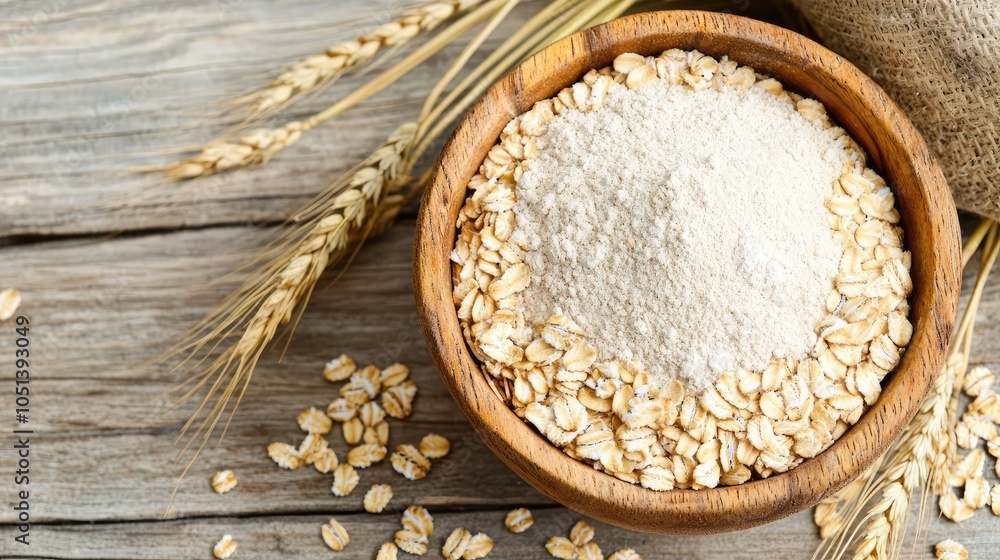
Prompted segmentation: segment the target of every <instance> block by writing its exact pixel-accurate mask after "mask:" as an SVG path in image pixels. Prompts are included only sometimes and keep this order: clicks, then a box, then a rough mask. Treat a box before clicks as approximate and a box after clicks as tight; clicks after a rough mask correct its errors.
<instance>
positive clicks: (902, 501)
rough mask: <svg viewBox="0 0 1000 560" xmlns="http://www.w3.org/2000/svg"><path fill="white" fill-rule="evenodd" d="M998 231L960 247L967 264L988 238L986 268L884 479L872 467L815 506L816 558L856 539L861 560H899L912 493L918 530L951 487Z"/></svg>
mask: <svg viewBox="0 0 1000 560" xmlns="http://www.w3.org/2000/svg"><path fill="white" fill-rule="evenodd" d="M996 231H997V225H996V224H995V223H993V222H991V221H989V220H984V221H983V223H982V224H980V226H979V227H978V228H977V229H976V231H975V232H974V233H973V235H972V236H971V237H970V239H969V241H968V242H967V243H966V245H965V247H964V249H963V265H965V264H967V263H968V262H969V260H970V259H971V257H972V254H973V253H975V251H976V250H977V249H978V248H979V246H980V244H981V243H982V241H983V239H984V238H985V239H987V240H988V241H987V243H986V245H985V249H984V252H983V265H982V267H981V268H980V271H979V275H978V277H977V279H976V284H975V286H974V288H973V291H972V296H971V297H970V299H969V303H968V304H967V305H966V308H965V310H964V312H963V314H962V317H961V319H960V321H959V326H958V328H957V329H956V334H955V338H954V340H953V342H952V345H951V347H950V349H949V352H948V355H947V359H946V362H945V365H944V367H943V369H942V371H941V373H940V374H939V375H938V377H937V379H935V381H934V385H933V387H932V389H931V391H930V393H929V394H928V395H927V397H926V398H925V399H924V401H923V402H922V403H921V407H920V410H919V411H918V412H917V414H916V416H915V417H914V419H913V420H912V421H911V422H910V424H909V426H907V428H906V430H905V431H904V432H903V435H902V436H901V437H900V438H899V440H897V441H896V443H895V444H893V446H892V447H891V448H890V449H889V451H887V452H886V453H885V454H884V455H883V457H882V458H881V459H880V461H881V465H882V466H884V467H885V468H884V469H883V470H882V471H881V474H879V469H878V468H875V469H869V471H867V472H866V473H865V474H863V475H862V476H861V477H859V478H858V480H856V481H854V482H853V483H852V484H850V485H848V486H847V487H846V488H844V489H843V490H841V491H840V492H838V493H837V494H835V495H834V496H832V497H830V498H828V499H826V500H824V501H823V502H821V503H820V504H819V505H818V506H817V508H816V511H815V514H814V519H815V521H816V524H817V526H819V528H820V537H821V538H822V539H823V542H822V543H821V544H820V546H819V547H818V548H817V550H816V553H815V554H814V555H813V558H823V559H834V558H839V557H840V556H841V554H842V553H843V552H844V550H845V548H846V547H847V546H849V545H850V543H851V542H854V541H855V540H857V546H856V548H855V554H854V558H855V559H856V560H862V559H868V558H872V559H881V558H890V559H891V558H897V557H898V556H899V552H900V550H901V548H902V543H903V539H904V537H905V534H906V527H907V521H908V516H909V513H910V505H911V501H912V497H913V494H914V492H916V491H918V490H919V491H920V497H921V502H920V503H921V508H920V516H919V518H918V524H917V525H918V528H919V527H920V526H921V525H922V524H923V522H924V521H926V517H925V515H924V513H925V511H924V506H925V504H926V503H927V500H926V498H927V496H928V494H937V493H940V492H942V491H945V490H947V489H948V485H947V480H948V478H949V474H950V472H949V469H950V466H951V464H952V458H953V457H954V455H955V443H954V437H953V429H954V423H955V416H956V406H957V400H956V399H955V393H956V391H957V389H958V388H959V387H961V384H962V379H963V377H964V375H965V371H966V369H967V368H968V363H969V354H970V352H971V343H972V327H973V320H974V318H975V316H976V312H977V310H978V307H979V302H980V298H981V296H982V292H983V288H984V285H985V281H986V278H987V277H988V276H989V272H990V270H991V268H992V266H993V263H994V262H995V261H996V258H997V253H998V252H1000V241H997V240H996ZM873 499H874V500H875V501H874V502H872V500H873ZM918 535H919V529H918Z"/></svg>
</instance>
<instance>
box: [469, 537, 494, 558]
mask: <svg viewBox="0 0 1000 560" xmlns="http://www.w3.org/2000/svg"><path fill="white" fill-rule="evenodd" d="M491 550H493V539H491V538H490V537H489V535H487V534H486V533H476V534H475V535H472V537H471V538H470V539H469V543H468V545H467V546H466V547H465V553H464V554H462V560H479V558H486V556H487V555H488V554H489V553H490V551H491Z"/></svg>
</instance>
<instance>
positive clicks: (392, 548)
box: [375, 542, 399, 560]
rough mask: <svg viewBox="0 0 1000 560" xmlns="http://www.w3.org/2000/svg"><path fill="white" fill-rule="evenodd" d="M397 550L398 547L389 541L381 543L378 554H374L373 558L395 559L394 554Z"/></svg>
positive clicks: (380, 559)
mask: <svg viewBox="0 0 1000 560" xmlns="http://www.w3.org/2000/svg"><path fill="white" fill-rule="evenodd" d="M398 552H399V548H397V547H396V545H395V544H393V543H391V542H387V543H382V548H379V549H378V554H377V555H376V556H375V560H396V554H397V553H398Z"/></svg>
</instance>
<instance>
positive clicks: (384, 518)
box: [0, 496, 996, 560]
mask: <svg viewBox="0 0 1000 560" xmlns="http://www.w3.org/2000/svg"><path fill="white" fill-rule="evenodd" d="M227 498H229V496H225V497H223V498H220V499H219V501H220V502H225V501H226V499H227ZM409 503H410V502H409V501H407V500H405V499H403V500H401V499H400V498H399V497H398V496H397V497H394V498H393V500H392V502H390V508H391V511H389V510H388V509H387V511H386V512H385V513H383V514H381V515H372V514H367V513H355V514H339V513H338V514H334V517H335V518H336V519H337V520H338V521H339V522H340V523H341V524H342V525H343V526H344V528H345V529H347V532H348V534H349V535H350V538H351V542H350V544H349V545H348V547H347V548H346V549H345V550H344V551H343V552H341V553H340V554H335V553H333V552H331V551H330V549H328V548H327V547H326V545H325V544H323V541H322V539H321V537H320V535H319V528H320V526H322V524H323V523H325V522H326V521H327V520H328V519H329V518H330V515H329V514H316V515H285V516H260V517H249V518H247V517H244V518H239V517H225V516H220V517H213V518H208V519H185V520H177V521H166V522H140V523H109V524H101V525H89V524H74V525H36V526H34V527H33V528H32V533H31V538H32V545H31V546H30V548H29V547H20V549H11V548H10V545H8V544H7V542H9V539H4V542H3V544H0V550H7V555H5V556H4V558H21V557H22V556H18V554H25V552H26V551H27V552H28V553H31V554H36V553H40V554H44V555H45V556H46V557H52V558H108V559H118V558H157V559H164V560H166V559H174V558H176V559H184V560H188V559H190V558H211V549H212V546H214V544H215V543H216V541H218V540H219V538H221V536H222V535H224V534H230V535H232V536H233V538H234V539H235V540H236V542H237V544H238V546H239V548H238V551H237V554H236V556H235V558H240V559H242V560H254V559H258V558H259V559H267V560H271V559H273V558H283V559H289V560H291V559H298V558H302V559H306V558H333V557H337V558H358V559H361V558H366V559H370V558H374V557H375V554H376V552H377V551H378V548H379V546H381V545H382V543H383V542H386V541H388V540H391V539H392V537H393V535H394V534H395V532H396V531H398V530H399V529H400V524H399V511H400V510H401V509H404V508H405V507H406V506H408V505H409ZM222 507H224V506H222ZM430 510H431V512H432V515H433V517H434V533H433V535H432V536H431V538H430V550H429V551H428V553H427V556H426V557H428V558H438V557H440V550H441V546H442V545H443V543H444V540H445V539H446V538H447V537H448V535H449V534H450V533H451V531H452V530H454V529H455V528H457V527H462V528H465V529H467V530H469V531H472V532H484V533H486V534H487V535H489V536H490V537H491V538H492V539H493V541H494V547H493V551H492V552H491V553H490V555H489V558H491V559H495V560H504V559H511V560H514V559H517V560H523V559H525V558H549V556H548V554H547V553H546V551H545V542H546V541H547V540H548V539H549V537H552V536H555V535H563V536H565V535H567V534H568V532H569V529H570V527H572V525H573V524H574V523H575V522H576V521H577V520H579V519H580V516H578V515H576V514H575V513H573V512H572V511H570V510H568V509H565V508H533V513H534V515H535V523H534V525H533V526H532V527H531V528H529V529H528V530H527V531H525V532H524V533H521V534H517V535H515V534H512V533H510V532H508V531H507V530H506V528H505V527H504V526H503V519H504V516H505V515H506V513H507V511H508V510H507V509H506V508H497V509H493V510H489V511H475V512H444V511H442V510H440V509H436V508H433V507H431V508H430ZM223 515H224V514H223ZM591 523H592V524H593V525H594V528H595V533H596V538H595V539H594V540H595V542H597V543H598V545H599V546H600V547H601V550H602V551H603V552H604V554H605V556H608V555H610V554H611V553H612V552H614V551H616V550H619V549H621V548H633V549H634V550H636V551H637V552H639V553H640V554H642V555H643V557H644V558H646V559H647V560H674V559H676V560H702V559H706V560H707V559H714V558H725V559H727V560H759V559H761V558H773V559H788V560H791V559H802V558H809V557H810V556H811V555H812V553H813V550H814V549H815V547H816V545H817V543H818V542H819V539H818V538H817V537H816V531H815V528H814V527H813V525H812V519H811V517H810V515H809V514H808V513H800V514H797V515H794V516H792V517H789V518H786V519H784V520H781V521H778V522H776V523H772V524H770V525H766V526H764V527H758V528H756V529H750V530H748V531H741V532H737V533H728V534H724V535H714V536H709V537H700V536H662V535H647V534H643V533H635V532H632V531H626V530H624V529H619V528H617V527H612V526H609V525H605V524H603V523H598V522H596V521H591ZM995 524H996V519H995V518H993V517H992V516H991V515H990V514H987V513H985V512H981V513H980V514H978V515H977V516H976V517H973V518H972V519H971V520H969V521H966V522H964V523H961V524H954V523H951V522H935V523H933V524H932V525H931V530H930V533H929V535H928V536H927V539H926V540H924V541H922V542H921V543H920V544H918V546H916V547H915V549H914V554H913V555H912V556H911V558H933V557H934V555H933V553H932V547H933V544H934V543H936V542H938V541H941V540H944V539H946V538H951V539H955V540H957V541H959V542H961V543H962V544H964V545H965V546H966V547H967V548H968V550H969V553H970V557H971V558H993V557H995V553H996V531H995V530H993V528H994V527H995ZM5 546H6V547H7V548H6V549H5V548H3V547H5ZM904 554H909V548H907V549H906V550H904ZM399 557H400V558H413V556H410V555H407V554H402V553H401V554H400V555H399Z"/></svg>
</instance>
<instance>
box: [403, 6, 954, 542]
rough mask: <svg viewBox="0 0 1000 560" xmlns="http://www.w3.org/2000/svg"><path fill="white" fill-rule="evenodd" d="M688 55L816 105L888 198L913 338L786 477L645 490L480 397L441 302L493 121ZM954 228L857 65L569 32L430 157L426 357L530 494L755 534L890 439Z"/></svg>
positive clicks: (782, 50) (764, 45)
mask: <svg viewBox="0 0 1000 560" xmlns="http://www.w3.org/2000/svg"><path fill="white" fill-rule="evenodd" d="M670 48H681V49H692V48H693V49H698V50H699V51H701V52H703V53H706V54H709V55H712V56H715V57H719V56H722V55H724V54H725V55H729V57H730V58H731V59H733V60H736V61H737V62H739V63H740V64H746V65H750V66H752V67H753V68H755V69H757V70H758V71H760V72H763V73H767V74H770V75H772V76H773V77H775V78H777V79H778V80H780V81H781V82H782V83H783V84H785V85H786V86H787V87H788V88H789V89H791V90H794V91H797V92H800V93H802V94H804V95H807V96H810V97H813V98H815V99H818V100H819V101H822V102H823V103H824V104H825V105H826V107H827V110H828V111H829V113H830V114H831V116H832V117H833V118H834V119H835V120H836V121H837V123H838V124H840V125H841V126H843V127H844V128H845V129H847V131H848V132H849V133H850V134H851V135H852V136H853V137H854V138H855V139H856V140H857V141H858V142H859V143H860V144H861V145H862V146H863V147H864V149H865V150H866V151H867V153H868V154H869V157H870V164H872V165H873V166H874V167H875V168H876V169H877V170H879V171H880V172H881V173H882V174H883V176H884V177H885V178H886V180H887V181H888V182H889V184H890V185H891V186H892V187H893V189H894V191H895V193H896V201H897V206H898V208H899V210H900V212H901V214H902V217H903V225H904V227H905V229H906V243H907V246H908V248H909V249H910V250H911V251H912V252H913V266H912V272H911V274H912V277H913V283H914V290H913V293H912V295H911V296H910V304H911V315H910V317H911V320H912V321H913V324H914V334H913V338H912V341H911V343H910V345H909V347H908V348H907V350H906V351H905V353H904V355H903V357H902V360H901V362H900V364H899V367H898V368H897V370H896V371H895V372H894V373H893V374H891V375H890V376H889V377H887V378H886V380H885V381H884V382H883V386H884V389H883V392H882V396H881V398H880V399H879V400H878V401H877V402H876V403H875V405H874V406H872V407H871V409H870V410H868V411H867V412H866V413H865V414H864V415H863V416H862V418H861V419H860V421H859V422H858V423H857V424H856V425H855V426H853V427H852V428H851V429H850V430H849V431H848V432H847V433H846V434H844V435H843V436H842V437H841V438H840V439H839V440H838V441H836V442H835V443H834V444H833V445H832V446H831V447H830V448H829V449H827V450H826V451H825V452H823V453H821V454H820V455H818V456H817V457H815V458H813V459H811V460H808V461H806V462H804V463H803V464H801V465H800V466H798V467H797V468H795V469H793V470H791V471H789V472H787V473H784V474H780V475H775V476H772V477H770V478H768V479H764V480H757V481H752V482H749V483H747V484H743V485H741V486H732V487H721V488H715V489H707V490H674V491H671V492H653V491H651V490H647V489H645V488H642V487H641V486H638V485H633V484H629V483H627V482H623V481H621V480H618V479H617V478H614V477H612V476H610V475H606V474H604V473H602V472H599V471H597V470H595V469H593V468H592V467H590V466H589V465H586V464H584V463H581V462H578V461H575V460H573V459H571V458H569V457H568V456H566V455H565V454H563V452H562V451H560V450H559V449H558V448H556V447H555V446H553V445H551V444H550V443H549V442H548V441H547V440H546V439H545V438H544V437H542V436H541V435H539V434H538V433H537V432H536V431H535V430H534V429H533V428H532V427H531V426H529V425H527V424H525V423H524V422H523V421H522V420H521V419H519V418H518V417H517V416H516V415H515V414H514V412H513V411H511V410H510V408H508V407H507V405H505V404H504V403H503V402H502V400H501V399H500V398H499V397H498V396H497V395H496V394H495V393H494V391H493V389H492V388H491V386H490V385H489V384H488V382H487V381H486V379H485V378H484V376H483V375H484V374H483V373H482V372H481V370H480V367H479V365H478V364H477V362H476V361H475V359H474V358H473V357H472V355H471V354H470V352H469V350H468V348H467V347H466V342H465V340H464V339H463V337H462V332H461V328H460V326H459V322H458V318H457V316H456V312H455V306H454V304H453V302H452V295H451V294H452V268H451V263H450V261H449V254H450V253H451V251H452V248H453V247H454V242H455V236H456V229H455V224H456V220H457V216H458V212H459V209H460V208H461V207H462V205H463V203H464V200H465V198H466V186H467V184H468V182H469V179H470V178H471V177H472V175H473V174H474V173H475V172H476V170H477V169H478V167H479V165H480V163H481V162H482V161H483V159H484V157H485V156H486V153H487V151H488V150H489V149H490V147H492V146H493V145H494V143H495V142H496V141H497V138H498V137H499V134H500V131H501V130H502V129H503V127H504V126H505V125H506V124H507V123H508V122H509V121H510V120H511V119H512V118H514V117H515V116H517V115H519V114H521V113H523V112H524V111H526V110H528V109H530V108H531V106H532V105H533V104H534V103H535V102H536V101H539V100H542V99H546V98H550V97H552V96H554V95H555V94H556V93H557V92H558V91H559V90H561V89H562V88H563V87H566V86H567V85H569V84H572V83H573V82H575V81H577V80H578V79H579V78H580V77H581V76H583V74H585V73H586V72H587V71H588V70H590V69H592V68H601V67H604V66H608V65H609V64H611V62H612V61H613V60H614V58H615V57H616V56H618V55H619V54H621V53H625V52H637V53H640V54H643V55H656V54H659V53H660V52H662V51H665V50H667V49H670ZM960 254H961V249H960V232H959V227H958V220H957V216H956V211H955V206H954V203H953V201H952V198H951V195H950V193H949V191H948V188H947V185H946V184H945V181H944V178H943V175H942V173H941V170H940V169H939V168H938V165H937V163H936V161H935V160H934V158H933V156H932V155H931V153H930V151H929V150H928V148H927V146H926V144H925V143H924V141H923V139H922V138H921V137H920V135H919V134H918V132H917V131H916V130H915V129H914V127H913V126H912V125H911V124H910V122H909V121H908V120H907V118H906V117H905V115H904V114H903V113H902V112H901V111H900V109H899V108H898V107H897V106H896V105H895V104H894V103H893V102H892V101H891V100H890V99H889V98H888V97H887V96H886V94H885V93H884V92H883V91H882V90H881V89H880V88H879V87H878V86H877V85H876V84H875V83H874V82H872V81H871V80H870V79H869V78H868V77H867V76H865V75H864V74H863V73H861V71H859V70H858V69H857V68H855V67H854V66H852V65H851V64H850V63H848V62H847V61H846V60H844V59H843V58H841V57H840V56H837V55H836V54H834V53H833V52H831V51H829V50H827V49H825V48H823V47H822V46H820V45H818V44H816V43H814V42H812V41H810V40H808V39H806V38H805V37H802V36H800V35H798V34H796V33H793V32H791V31H787V30H785V29H782V28H779V27H775V26H773V25H769V24H765V23H762V22H758V21H754V20H750V19H746V18H741V17H737V16H731V15H725V14H716V13H706V12H695V11H670V12H650V13H642V14H638V15H633V16H628V17H624V18H621V19H618V20H615V21H612V22H609V23H607V24H604V25H600V26H597V27H594V28H592V29H588V30H585V31H581V32H579V33H577V34H575V35H572V36H570V37H568V38H566V39H563V40H561V41H559V42H557V43H555V44H553V45H552V46H550V47H548V48H546V49H544V50H542V51H540V52H539V53H538V54H536V55H535V56H533V57H532V58H531V59H529V60H527V61H525V62H524V63H523V64H521V65H520V66H519V67H517V68H516V69H514V70H513V71H511V72H510V73H509V74H508V75H507V76H506V77H504V78H503V79H502V80H500V81H499V82H498V83H497V84H496V85H494V86H493V87H492V88H491V89H490V90H489V91H488V92H487V93H486V94H485V95H484V97H483V98H482V99H481V100H480V101H479V102H478V103H477V104H476V105H475V106H474V107H473V108H472V109H471V110H470V112H469V113H468V115H467V116H466V117H465V118H464V120H463V121H462V122H461V123H460V124H459V126H458V128H457V129H456V131H455V133H454V135H453V136H452V138H451V139H450V141H449V142H448V143H447V145H446V146H445V147H444V150H443V152H442V153H441V156H440V159H439V161H438V165H437V168H436V169H435V171H434V173H433V177H432V183H431V185H430V186H429V188H428V189H427V192H426V193H425V195H424V199H423V204H422V207H421V210H420V217H419V219H418V222H417V232H416V241H415V258H414V278H415V283H416V299H417V308H418V313H419V315H420V318H421V322H422V325H423V332H424V336H425V338H426V340H427V343H428V346H429V350H430V353H431V356H432V357H433V359H434V362H435V364H436V366H437V368H438V371H439V373H440V374H441V377H442V379H443V380H444V382H445V384H446V385H447V386H448V389H449V390H450V392H451V394H452V396H453V397H454V398H455V400H456V401H457V403H458V405H459V407H460V408H461V410H462V412H463V413H464V414H465V415H466V416H467V417H468V419H469V421H470V423H471V424H472V426H473V428H475V430H476V432H477V433H478V434H479V436H480V437H481V438H482V439H483V441H484V442H485V443H486V445H487V446H489V448H490V449H492V450H493V451H494V452H495V453H496V454H497V455H498V456H499V457H500V458H501V459H502V460H503V461H504V462H505V463H506V464H507V465H508V466H510V468H511V469H513V470H514V471H515V472H517V473H518V474H519V475H520V476H521V477H522V478H523V479H525V480H526V481H527V482H529V483H530V484H531V485H532V486H534V487H535V488H537V489H538V490H539V491H541V492H542V493H544V494H546V495H547V496H549V497H551V498H552V499H554V500H556V501H558V502H560V503H562V504H565V505H566V506H568V507H570V508H572V509H574V510H576V511H578V512H580V513H583V514H586V515H589V516H591V517H594V518H596V519H600V520H602V521H605V522H608V523H612V524H615V525H618V526H621V527H626V528H629V529H635V530H640V531H648V532H654V533H689V534H705V533H718V532H724V531H734V530H739V529H746V528H749V527H754V526H757V525H761V524H764V523H767V522H769V521H773V520H775V519H779V518H781V517H784V516H787V515H790V514H792V513H795V512H797V511H800V510H802V509H804V508H807V507H810V506H812V505H814V504H815V503H817V502H818V501H819V500H821V499H822V498H824V497H825V496H828V495H830V494H831V493H833V492H835V491H837V490H838V489H840V488H841V487H843V486H844V485H846V484H847V483H849V482H850V481H852V480H853V479H855V478H856V477H857V476H858V475H859V474H860V473H861V472H862V471H864V469H865V468H867V467H868V466H869V465H870V464H871V463H872V461H874V460H875V459H876V458H877V457H878V456H879V455H880V454H881V453H882V452H884V450H885V449H886V448H887V447H888V446H889V445H890V444H891V443H892V442H893V441H894V440H895V439H896V438H897V437H898V436H899V434H900V433H901V432H902V430H903V429H904V428H905V427H906V425H907V424H908V423H909V421H910V420H911V418H912V417H913V415H914V414H915V413H916V411H917V409H918V407H919V405H920V403H921V401H922V399H923V397H924V396H925V395H926V393H927V392H928V390H929V389H930V387H931V385H932V383H933V380H934V379H935V377H936V376H937V374H938V372H939V371H940V369H941V366H942V362H943V358H944V352H945V350H946V347H947V345H948V340H949V337H950V333H951V330H952V326H953V323H954V319H955V311H956V307H957V304H958V295H959V291H960V284H961V266H960V260H961V259H960Z"/></svg>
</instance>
